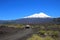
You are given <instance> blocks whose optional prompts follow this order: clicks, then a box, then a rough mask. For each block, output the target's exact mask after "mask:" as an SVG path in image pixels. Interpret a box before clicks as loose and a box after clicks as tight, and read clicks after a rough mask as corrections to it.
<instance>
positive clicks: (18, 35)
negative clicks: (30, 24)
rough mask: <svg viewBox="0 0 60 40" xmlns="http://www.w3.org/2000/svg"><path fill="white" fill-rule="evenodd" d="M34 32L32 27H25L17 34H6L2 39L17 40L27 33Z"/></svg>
mask: <svg viewBox="0 0 60 40" xmlns="http://www.w3.org/2000/svg"><path fill="white" fill-rule="evenodd" d="M31 33H33V30H32V29H24V30H21V31H19V32H17V33H16V34H13V35H10V36H6V37H4V38H2V39H0V40H17V39H20V38H22V37H24V36H26V35H29V34H31Z"/></svg>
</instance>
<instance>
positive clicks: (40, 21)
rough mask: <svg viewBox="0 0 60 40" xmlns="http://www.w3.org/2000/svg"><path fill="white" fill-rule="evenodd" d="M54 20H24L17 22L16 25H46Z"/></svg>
mask: <svg viewBox="0 0 60 40" xmlns="http://www.w3.org/2000/svg"><path fill="white" fill-rule="evenodd" d="M52 21H53V19H52V18H23V19H18V20H15V23H19V24H44V23H49V22H52Z"/></svg>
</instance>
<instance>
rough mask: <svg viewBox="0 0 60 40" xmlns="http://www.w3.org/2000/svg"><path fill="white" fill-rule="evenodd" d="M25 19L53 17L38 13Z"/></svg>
mask: <svg viewBox="0 0 60 40" xmlns="http://www.w3.org/2000/svg"><path fill="white" fill-rule="evenodd" d="M24 18H51V16H48V15H46V14H45V13H43V12H41V13H36V14H33V15H30V16H27V17H24Z"/></svg>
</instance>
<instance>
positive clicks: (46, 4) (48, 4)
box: [0, 0, 60, 20]
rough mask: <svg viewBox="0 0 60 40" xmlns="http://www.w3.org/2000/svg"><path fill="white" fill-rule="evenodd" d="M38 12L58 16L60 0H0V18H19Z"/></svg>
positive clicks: (59, 15)
mask: <svg viewBox="0 0 60 40" xmlns="http://www.w3.org/2000/svg"><path fill="white" fill-rule="evenodd" d="M39 12H44V13H46V14H48V15H49V16H52V17H60V0H0V20H12V19H13V20H14V19H19V18H22V17H25V16H28V15H32V14H34V13H39Z"/></svg>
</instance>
